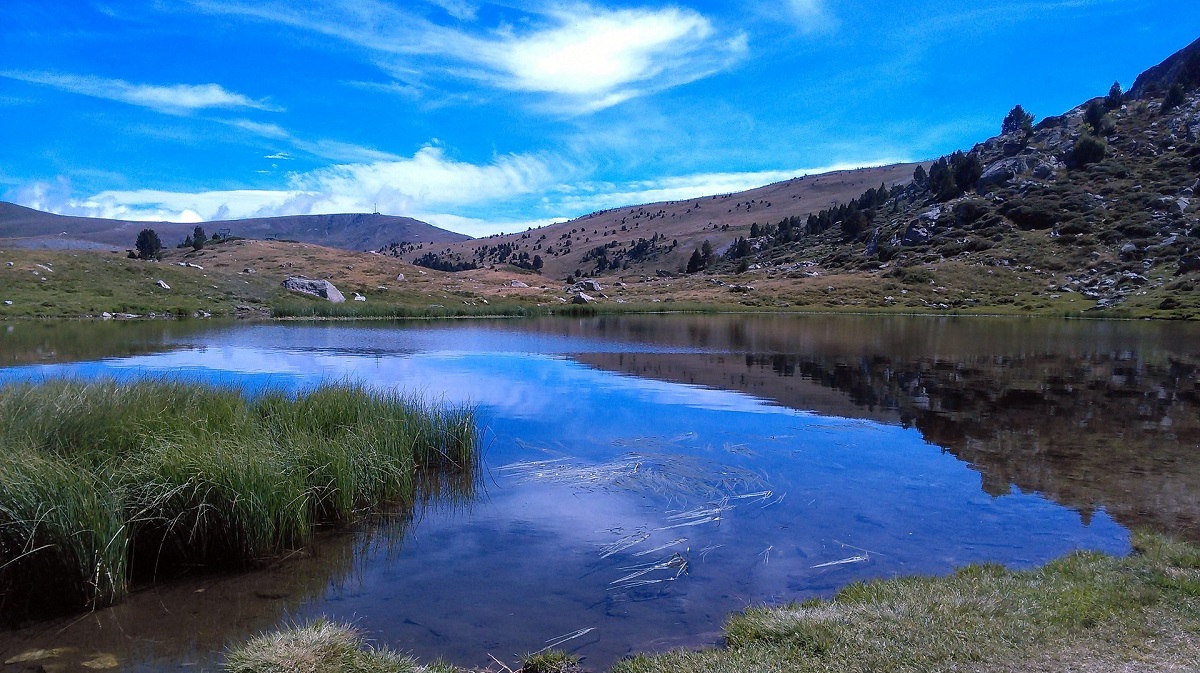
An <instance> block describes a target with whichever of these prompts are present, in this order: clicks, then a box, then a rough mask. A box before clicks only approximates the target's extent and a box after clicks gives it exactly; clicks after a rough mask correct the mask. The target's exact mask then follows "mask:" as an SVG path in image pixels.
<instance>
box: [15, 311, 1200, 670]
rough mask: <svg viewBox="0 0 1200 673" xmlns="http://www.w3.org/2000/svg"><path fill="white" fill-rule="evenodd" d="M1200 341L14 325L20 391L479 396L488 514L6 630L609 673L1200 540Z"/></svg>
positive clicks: (798, 330)
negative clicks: (747, 620) (100, 383)
mask: <svg viewBox="0 0 1200 673" xmlns="http://www.w3.org/2000/svg"><path fill="white" fill-rule="evenodd" d="M1198 337H1200V327H1198V326H1196V325H1189V324H1171V323H1158V322H1155V323H1151V322H1086V321H1057V320H1020V319H999V318H960V319H950V318H947V319H942V318H904V317H865V316H752V315H746V316H740V315H724V316H625V317H597V318H586V319H566V318H563V319H543V320H526V321H522V320H496V321H490V320H471V321H455V322H412V323H397V324H391V323H389V324H359V323H321V324H312V323H286V324H232V323H217V322H204V321H195V322H179V323H139V324H132V323H131V324H116V323H100V324H88V323H69V324H40V323H0V383H3V382H8V381H16V380H27V379H38V378H45V377H59V376H69V377H84V378H90V377H116V378H132V377H145V376H151V377H187V378H195V379H200V380H204V381H212V382H218V383H223V384H228V385H236V386H239V387H243V388H245V389H248V390H251V391H254V390H261V389H264V388H287V389H301V388H304V387H307V386H312V385H315V384H317V383H320V382H322V381H328V380H347V379H348V380H354V381H359V382H363V383H366V384H368V385H371V386H378V387H383V388H397V389H400V390H403V391H406V392H410V393H413V394H419V395H422V396H424V397H425V398H426V399H430V400H434V401H442V402H445V403H447V404H469V405H473V406H475V407H476V408H477V409H478V412H479V418H480V423H481V424H482V426H483V437H484V444H483V456H482V457H483V464H484V468H483V473H482V475H481V478H480V483H479V484H478V485H477V487H476V488H475V489H473V496H472V497H471V498H469V499H464V498H462V497H452V496H449V497H447V498H446V499H445V500H444V501H440V502H434V503H430V504H428V505H427V506H424V507H422V508H421V509H420V510H419V511H417V512H416V513H415V515H413V516H406V515H399V514H398V515H395V516H382V517H376V518H373V519H371V520H368V521H364V522H362V524H360V525H358V526H356V527H354V528H353V529H349V530H330V531H327V532H326V533H323V534H322V535H321V536H320V540H319V542H318V543H317V544H315V545H313V546H312V547H311V548H309V549H305V550H298V551H297V552H296V553H294V554H292V555H289V556H288V557H287V558H284V559H280V560H278V561H276V562H272V563H271V564H269V565H267V566H266V567H264V568H263V569H261V570H258V571H255V572H251V573H246V574H237V575H214V574H208V573H205V572H203V571H200V570H196V571H194V572H192V573H189V574H186V575H184V576H182V577H177V578H162V579H161V580H160V581H159V582H157V583H156V584H155V585H154V586H146V587H141V588H140V589H139V590H138V591H136V592H135V593H134V595H132V596H131V597H130V599H129V600H128V601H127V602H126V603H124V604H122V605H119V606H117V607H115V608H111V609H108V610H103V611H99V612H95V613H92V614H88V615H83V616H78V615H77V616H75V617H72V618H69V619H65V620H57V621H54V622H49V623H40V624H36V625H33V626H31V627H28V628H25V629H22V630H18V631H6V632H0V661H3V660H4V659H7V658H9V657H12V656H14V655H16V654H18V653H20V652H23V651H25V650H28V649H31V648H35V647H37V648H46V647H66V648H71V649H69V650H67V651H66V653H65V654H64V655H63V659H62V660H63V661H67V662H69V663H73V664H76V665H78V664H80V663H82V662H84V661H88V660H89V658H95V657H96V655H98V654H111V655H113V656H114V657H115V658H116V660H117V661H118V662H120V664H121V668H122V670H129V671H165V670H174V669H177V668H178V667H179V666H181V665H197V666H199V667H200V668H201V669H204V668H208V669H212V668H215V667H216V665H217V663H218V662H219V660H220V651H221V650H222V649H223V648H224V647H225V646H226V645H227V644H229V643H231V642H236V641H238V640H240V639H243V638H245V637H247V636H248V635H251V634H253V633H257V632H260V631H263V630H267V629H272V628H275V627H278V626H282V625H286V624H288V623H293V622H297V621H299V622H303V621H305V620H308V619H311V618H315V617H318V616H328V617H330V618H333V619H337V620H346V621H350V622H353V623H355V624H356V625H358V626H359V627H360V628H361V629H363V630H364V631H365V632H366V633H367V634H368V635H369V636H370V638H372V639H373V640H374V641H375V642H377V643H381V644H387V645H389V646H391V647H393V648H396V649H399V650H402V651H406V652H411V653H413V654H415V655H416V656H417V657H419V658H420V659H422V660H425V661H431V660H433V659H435V658H438V657H441V658H444V659H447V660H449V661H451V662H454V663H457V664H461V665H478V666H483V665H487V664H489V663H491V660H490V659H489V655H494V656H495V657H497V658H498V659H500V660H503V661H505V662H508V663H509V664H510V665H514V666H515V661H516V658H517V656H518V655H520V654H523V653H528V652H532V651H536V650H539V649H541V648H543V647H546V646H547V645H548V644H553V643H554V642H556V641H562V645H561V647H562V648H564V649H569V650H571V651H574V652H576V653H577V654H579V655H581V656H583V657H584V664H585V666H588V667H589V668H592V669H603V668H606V667H607V666H608V665H609V664H611V663H612V662H613V661H615V660H616V659H618V658H620V657H622V656H624V655H626V654H629V653H633V652H642V651H650V650H661V649H666V648H672V647H700V646H705V645H716V644H719V642H720V638H721V629H722V624H723V621H724V619H725V617H726V616H727V615H728V614H729V613H731V612H735V611H738V610H741V609H743V608H745V607H747V606H749V605H757V604H764V603H778V602H785V601H792V600H803V599H806V598H810V597H814V596H830V595H832V594H833V593H834V592H835V591H837V590H838V588H840V587H842V586H845V585H846V584H848V583H850V582H855V581H859V580H869V579H872V578H881V577H891V576H894V575H898V574H912V573H935V574H944V573H949V572H951V571H952V570H953V569H954V568H956V567H959V566H962V565H965V564H968V563H975V562H984V561H993V562H998V563H1003V564H1005V565H1008V566H1012V567H1028V566H1032V565H1037V564H1041V563H1044V562H1046V561H1048V560H1050V559H1052V558H1055V557H1058V556H1061V555H1063V554H1066V553H1068V552H1070V551H1072V550H1076V549H1094V550H1100V551H1104V552H1109V553H1113V554H1124V553H1127V552H1128V551H1129V530H1130V528H1131V527H1141V526H1144V527H1150V528H1154V529H1157V530H1164V531H1168V532H1172V533H1174V534H1177V535H1180V536H1183V537H1187V538H1189V539H1198V538H1200V460H1197V457H1198V455H1200V383H1198V376H1197V373H1198V369H1200V339H1198Z"/></svg>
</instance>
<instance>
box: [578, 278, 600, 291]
mask: <svg viewBox="0 0 1200 673" xmlns="http://www.w3.org/2000/svg"><path fill="white" fill-rule="evenodd" d="M575 286H576V287H578V288H579V289H581V290H586V291H587V292H599V291H601V290H603V289H604V286H603V285H601V284H600V283H597V282H596V281H594V280H592V279H591V278H585V279H583V280H581V281H579V282H578V283H575Z"/></svg>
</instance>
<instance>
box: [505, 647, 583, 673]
mask: <svg viewBox="0 0 1200 673" xmlns="http://www.w3.org/2000/svg"><path fill="white" fill-rule="evenodd" d="M579 670H580V669H579V657H578V656H576V655H574V654H571V653H570V652H564V651H562V650H546V651H544V652H535V653H533V654H527V655H525V656H524V657H522V658H521V670H520V673H574V672H576V671H579Z"/></svg>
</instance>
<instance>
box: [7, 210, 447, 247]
mask: <svg viewBox="0 0 1200 673" xmlns="http://www.w3.org/2000/svg"><path fill="white" fill-rule="evenodd" d="M196 226H201V227H204V228H205V231H206V233H208V234H209V235H212V234H215V233H217V232H218V231H220V230H222V229H229V230H230V235H233V236H238V237H241V238H255V239H288V240H296V241H300V242H302V243H316V244H318V245H326V246H329V247H334V248H342V249H346V250H375V249H377V248H380V247H383V246H384V245H386V244H387V243H390V242H392V241H396V240H402V241H409V242H413V243H452V242H457V241H462V240H467V239H469V238H470V237H469V236H467V235H465V234H459V233H457V232H453V231H448V230H446V229H441V228H439V227H435V226H434V225H432V224H429V223H427V222H422V221H421V220H417V219H414V218H411V217H402V216H395V215H380V214H378V213H338V214H331V215H282V216H277V217H257V218H244V219H238V220H214V221H211V222H200V223H181V222H142V221H132V220H111V219H105V218H95V217H78V216H74V215H58V214H55V213H47V212H43V211H40V210H35V209H33V208H28V207H25V206H21V205H18V204H15V203H9V202H6V201H0V239H15V240H16V241H19V242H21V243H23V244H24V245H29V246H34V247H51V248H79V247H82V248H94V247H97V246H101V247H102V246H110V247H113V248H132V247H133V244H134V241H135V240H136V238H137V234H138V232H139V231H141V230H142V229H146V228H150V229H154V230H155V231H156V232H157V233H158V234H159V237H160V238H161V239H162V241H163V244H164V245H168V246H170V245H174V244H175V243H176V242H178V241H182V240H183V239H184V237H185V236H188V235H190V234H191V233H192V230H193V229H194V228H195V227H196Z"/></svg>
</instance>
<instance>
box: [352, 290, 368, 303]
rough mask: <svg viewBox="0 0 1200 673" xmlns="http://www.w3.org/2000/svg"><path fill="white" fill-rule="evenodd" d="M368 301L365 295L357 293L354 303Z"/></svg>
mask: <svg viewBox="0 0 1200 673" xmlns="http://www.w3.org/2000/svg"><path fill="white" fill-rule="evenodd" d="M366 300H367V298H366V297H364V296H363V295H361V294H359V293H357V292H355V293H354V301H366Z"/></svg>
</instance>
